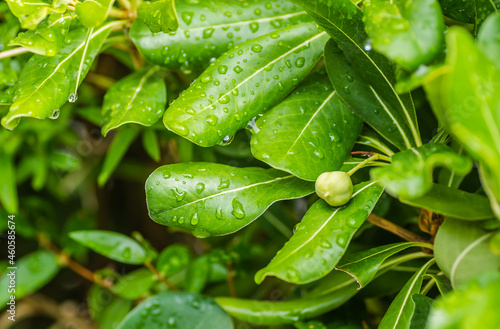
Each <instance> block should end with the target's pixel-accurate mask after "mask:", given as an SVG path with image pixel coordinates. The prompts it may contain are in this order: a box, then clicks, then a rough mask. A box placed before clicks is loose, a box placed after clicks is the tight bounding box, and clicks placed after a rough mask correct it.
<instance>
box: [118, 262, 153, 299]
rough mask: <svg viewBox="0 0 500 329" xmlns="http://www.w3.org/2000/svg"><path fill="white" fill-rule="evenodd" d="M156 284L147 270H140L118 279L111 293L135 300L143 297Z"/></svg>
mask: <svg viewBox="0 0 500 329" xmlns="http://www.w3.org/2000/svg"><path fill="white" fill-rule="evenodd" d="M155 282H156V277H155V275H154V274H153V273H152V272H151V271H150V270H148V269H147V268H140V269H137V270H135V271H132V272H130V273H127V274H126V275H124V276H122V277H120V279H118V281H117V282H116V284H115V285H114V286H113V288H112V291H113V292H114V293H115V294H117V295H118V296H120V297H122V298H125V299H131V300H135V299H137V298H139V297H141V296H143V295H144V294H145V293H146V292H148V290H149V289H151V287H152V286H153V284H154V283H155Z"/></svg>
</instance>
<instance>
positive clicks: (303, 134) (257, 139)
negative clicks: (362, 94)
mask: <svg viewBox="0 0 500 329" xmlns="http://www.w3.org/2000/svg"><path fill="white" fill-rule="evenodd" d="M361 125H362V121H361V120H360V119H359V118H358V117H357V116H356V115H354V114H353V113H352V112H351V110H350V109H349V108H347V106H346V105H345V104H344V103H343V102H342V101H341V100H340V98H339V97H338V95H337V92H336V91H335V90H334V89H333V88H332V86H331V83H330V81H329V80H328V77H327V76H326V75H324V74H315V75H312V76H311V77H310V78H308V79H307V81H304V82H303V83H302V84H301V85H299V86H298V87H297V89H295V91H294V92H293V93H292V94H291V95H289V96H288V97H287V98H285V99H284V100H283V101H282V102H281V103H279V104H278V105H277V106H275V107H274V108H273V109H271V110H270V111H268V112H266V113H265V114H264V115H263V116H262V117H261V118H260V119H259V120H258V121H257V122H256V127H255V128H254V130H253V132H254V135H253V136H252V140H251V143H250V144H251V147H252V153H253V155H254V156H255V157H256V158H257V159H259V160H261V161H264V162H266V163H267V164H269V165H271V166H272V167H274V168H277V169H281V170H285V171H288V172H290V173H292V174H293V175H295V176H297V177H299V178H302V179H305V180H310V181H314V180H316V178H318V176H319V175H320V174H322V173H323V172H325V171H333V170H338V169H340V167H341V166H342V163H343V162H344V161H345V160H346V159H347V157H348V155H349V152H350V151H351V149H352V147H353V145H354V141H355V140H356V137H357V136H358V133H359V130H360V129H361Z"/></svg>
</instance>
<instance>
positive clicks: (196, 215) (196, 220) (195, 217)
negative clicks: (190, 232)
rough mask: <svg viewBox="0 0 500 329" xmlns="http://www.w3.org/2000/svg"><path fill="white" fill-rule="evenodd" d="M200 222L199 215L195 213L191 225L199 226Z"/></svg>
mask: <svg viewBox="0 0 500 329" xmlns="http://www.w3.org/2000/svg"><path fill="white" fill-rule="evenodd" d="M198 222H199V219H198V214H197V213H195V214H194V215H193V217H191V225H196V224H198Z"/></svg>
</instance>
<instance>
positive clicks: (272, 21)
mask: <svg viewBox="0 0 500 329" xmlns="http://www.w3.org/2000/svg"><path fill="white" fill-rule="evenodd" d="M153 4H154V3H153ZM175 7H176V11H177V13H178V14H179V18H180V20H179V25H180V27H179V29H178V30H177V31H175V32H170V33H162V32H159V33H152V32H151V31H150V28H149V27H148V26H147V25H146V24H144V23H143V22H142V21H141V20H140V19H138V20H135V21H134V24H132V28H131V29H130V37H131V39H132V41H133V42H134V44H135V45H136V46H137V48H138V49H139V51H140V52H141V53H142V54H143V55H144V56H145V57H146V58H147V59H149V60H150V61H151V62H153V63H155V64H158V65H162V66H166V67H169V68H173V69H179V68H181V69H183V70H191V69H193V68H204V67H206V66H207V65H208V64H209V62H210V60H211V59H212V58H217V57H219V56H220V55H222V54H223V53H224V52H226V51H227V50H229V49H231V48H233V47H234V46H236V45H239V44H241V43H243V42H245V41H248V40H250V39H253V38H255V37H258V36H261V35H264V34H267V33H269V32H272V31H275V30H278V29H281V28H283V27H288V26H290V25H293V24H298V23H302V22H309V21H311V20H312V19H311V17H310V16H309V15H307V14H306V13H305V12H304V11H302V9H301V8H299V7H297V6H296V5H294V4H291V3H290V2H289V1H288V0H278V1H274V2H269V1H267V0H251V1H243V2H242V1H224V2H221V1H217V0H205V1H186V0H177V1H176V2H175Z"/></svg>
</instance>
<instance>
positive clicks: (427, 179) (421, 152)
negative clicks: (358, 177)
mask: <svg viewBox="0 0 500 329" xmlns="http://www.w3.org/2000/svg"><path fill="white" fill-rule="evenodd" d="M391 159H392V162H391V164H390V165H389V166H384V167H380V168H374V169H372V170H371V172H370V175H371V177H372V179H374V180H378V181H380V183H381V184H383V185H384V186H385V188H386V191H387V192H388V193H389V194H391V195H392V196H395V197H402V198H405V199H413V198H418V197H421V196H423V195H425V193H427V192H428V191H430V190H431V188H432V186H433V180H432V173H433V170H434V168H435V167H436V166H444V167H447V168H449V169H451V170H455V171H456V172H457V174H459V175H465V174H467V173H468V172H469V171H470V170H471V169H472V161H471V160H470V159H469V158H467V157H464V156H461V155H458V154H457V153H455V152H453V150H451V149H450V148H449V147H447V146H446V145H444V144H434V143H428V144H425V145H423V146H422V147H419V148H414V149H410V150H406V151H402V152H399V153H396V154H395V155H393V156H392V158H391Z"/></svg>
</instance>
